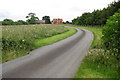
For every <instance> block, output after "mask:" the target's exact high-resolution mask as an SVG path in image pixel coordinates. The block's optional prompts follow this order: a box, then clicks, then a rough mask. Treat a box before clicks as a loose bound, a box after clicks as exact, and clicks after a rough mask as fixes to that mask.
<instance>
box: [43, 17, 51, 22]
mask: <svg viewBox="0 0 120 80" xmlns="http://www.w3.org/2000/svg"><path fill="white" fill-rule="evenodd" d="M42 20H45V24H51V21H50V17H49V16H43V17H42Z"/></svg>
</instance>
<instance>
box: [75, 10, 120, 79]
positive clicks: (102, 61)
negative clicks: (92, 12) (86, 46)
mask: <svg viewBox="0 0 120 80" xmlns="http://www.w3.org/2000/svg"><path fill="white" fill-rule="evenodd" d="M76 27H79V26H76ZM79 28H83V29H87V30H90V31H92V32H93V33H94V35H95V38H94V42H93V44H92V46H91V48H90V50H89V53H88V54H87V55H86V56H85V58H84V59H83V61H82V64H81V65H80V67H79V69H78V72H77V73H76V75H75V78H120V44H119V42H120V36H119V35H120V10H119V11H118V12H117V13H115V14H114V15H113V16H111V17H110V18H109V19H108V20H107V22H106V25H105V26H104V27H101V28H97V27H79Z"/></svg>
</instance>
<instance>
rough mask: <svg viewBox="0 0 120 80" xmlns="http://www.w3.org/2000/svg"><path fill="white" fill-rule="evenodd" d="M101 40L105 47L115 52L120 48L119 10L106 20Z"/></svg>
mask: <svg viewBox="0 0 120 80" xmlns="http://www.w3.org/2000/svg"><path fill="white" fill-rule="evenodd" d="M103 41H104V44H105V46H106V48H107V49H112V50H114V51H115V52H118V51H119V50H120V10H119V12H118V13H115V14H114V15H113V16H111V17H110V18H109V19H108V20H107V23H106V27H104V29H103ZM118 53H120V52H118Z"/></svg>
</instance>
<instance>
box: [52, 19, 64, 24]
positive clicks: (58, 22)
mask: <svg viewBox="0 0 120 80" xmlns="http://www.w3.org/2000/svg"><path fill="white" fill-rule="evenodd" d="M52 24H63V20H62V19H53V22H52Z"/></svg>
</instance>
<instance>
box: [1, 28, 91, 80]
mask: <svg viewBox="0 0 120 80" xmlns="http://www.w3.org/2000/svg"><path fill="white" fill-rule="evenodd" d="M75 29H76V30H78V32H77V33H76V34H74V35H73V36H71V37H69V38H66V39H64V40H61V41H59V42H56V43H54V44H51V45H48V46H44V47H41V48H38V49H36V50H33V51H32V52H31V53H30V54H28V55H26V56H24V57H21V58H18V59H15V60H12V61H8V62H6V63H3V64H2V77H3V78H72V77H73V76H74V74H75V73H76V71H77V69H78V67H79V65H80V63H81V61H82V59H83V57H84V56H85V55H86V53H87V51H88V50H89V47H90V45H91V43H92V41H93V34H92V32H90V31H88V30H84V29H78V28H75Z"/></svg>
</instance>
